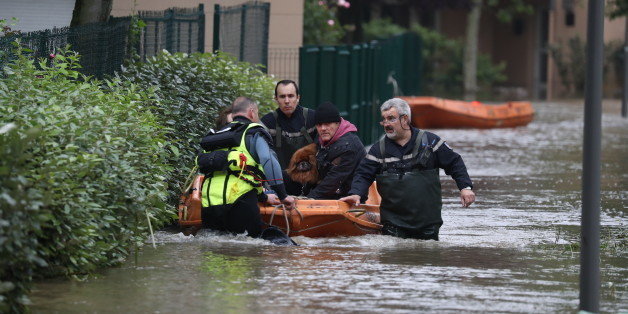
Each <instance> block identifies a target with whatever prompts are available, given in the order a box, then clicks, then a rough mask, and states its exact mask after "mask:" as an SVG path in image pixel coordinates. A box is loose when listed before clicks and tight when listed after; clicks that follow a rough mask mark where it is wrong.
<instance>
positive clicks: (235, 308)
mask: <svg viewBox="0 0 628 314" xmlns="http://www.w3.org/2000/svg"><path fill="white" fill-rule="evenodd" d="M535 108H536V110H537V116H536V118H535V121H534V122H532V123H531V124H530V125H528V126H527V127H522V128H515V129H494V130H435V133H436V134H438V135H440V136H441V137H442V138H444V139H445V140H447V142H448V143H449V145H450V146H451V147H452V148H454V150H456V151H457V152H459V153H460V154H461V155H462V156H463V158H464V160H465V162H466V164H467V166H468V168H469V172H470V175H471V177H472V179H473V180H474V184H475V191H476V194H477V203H475V204H474V205H473V206H472V207H470V208H467V209H465V208H461V207H460V205H459V199H458V192H457V191H456V188H455V184H454V183H453V181H452V180H451V178H449V177H445V176H444V173H441V175H442V177H441V178H442V181H443V198H444V199H443V220H444V221H445V224H444V225H443V227H442V228H441V241H439V242H435V241H419V240H403V239H397V238H393V237H388V236H373V235H370V236H362V237H353V238H330V239H310V238H304V237H296V238H294V240H295V241H296V242H298V243H299V244H300V246H298V247H276V246H273V245H270V244H268V243H266V242H264V241H262V240H254V239H249V238H247V237H245V236H225V235H216V234H214V233H212V232H208V231H201V233H200V234H199V235H198V236H197V237H185V236H183V235H182V234H173V233H168V232H158V233H157V240H158V242H159V243H158V245H157V249H153V248H152V247H150V246H146V247H144V248H143V249H142V251H141V252H140V253H139V255H138V257H137V263H135V262H134V260H133V258H130V260H129V261H128V262H127V263H125V264H124V265H122V266H121V267H118V268H112V269H107V270H104V271H103V272H102V273H101V274H100V275H99V276H97V277H96V278H91V279H88V280H86V281H84V282H76V281H68V280H49V281H44V282H40V283H38V284H36V286H35V289H34V291H33V294H32V295H31V297H32V300H33V303H34V304H33V306H32V310H33V311H34V312H35V313H40V312H41V313H44V312H58V313H74V312H93V313H110V312H119V313H122V312H134V313H140V312H141V313H149V312H155V313H174V312H179V313H222V312H235V313H241V312H378V313H379V312H398V313H416V312H419V311H430V312H439V313H447V312H451V313H453V312H459V311H463V312H487V311H492V312H526V313H529V312H576V311H577V308H578V302H579V300H578V293H579V286H578V285H579V284H578V282H579V271H580V268H579V246H578V245H579V224H580V210H581V209H580V191H581V180H580V176H581V164H582V148H581V146H582V134H583V130H582V129H583V119H582V112H583V106H582V104H557V103H538V104H536V105H535ZM603 132H604V133H603V139H602V149H603V152H602V171H603V174H602V216H601V223H602V246H603V249H602V256H601V277H602V289H601V305H600V308H601V310H602V312H612V313H617V312H626V311H628V291H627V288H628V238H627V230H628V218H627V217H626V214H627V213H628V120H627V119H622V118H621V117H620V116H619V114H618V113H617V110H616V108H614V107H613V108H611V110H610V111H608V112H605V114H604V116H603Z"/></svg>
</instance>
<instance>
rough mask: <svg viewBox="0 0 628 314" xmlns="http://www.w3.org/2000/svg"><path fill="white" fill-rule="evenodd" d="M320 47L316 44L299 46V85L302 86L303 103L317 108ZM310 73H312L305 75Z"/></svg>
mask: <svg viewBox="0 0 628 314" xmlns="http://www.w3.org/2000/svg"><path fill="white" fill-rule="evenodd" d="M319 56H320V48H318V47H316V46H304V47H301V48H299V86H300V87H301V102H300V103H301V105H302V106H305V107H309V108H316V101H317V99H316V98H317V96H316V95H317V94H318V92H319V90H318V86H317V83H318V79H317V76H318V75H319V73H318V71H317V69H318V63H319V62H318V60H319ZM303 73H308V74H310V75H303Z"/></svg>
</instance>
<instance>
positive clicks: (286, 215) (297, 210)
mask: <svg viewBox="0 0 628 314" xmlns="http://www.w3.org/2000/svg"><path fill="white" fill-rule="evenodd" d="M273 207H274V209H273V211H272V213H271V214H270V220H269V221H268V225H269V226H273V227H277V226H274V225H273V219H274V218H275V212H276V211H277V208H279V207H281V210H283V217H284V219H285V221H286V235H288V236H289V235H290V222H289V221H288V213H289V212H290V211H289V210H286V205H284V204H280V205H273ZM294 210H295V211H296V212H297V214H299V217H301V221H303V219H304V217H303V213H301V211H300V210H299V209H298V208H297V207H296V206H295V207H294ZM277 228H279V227H277Z"/></svg>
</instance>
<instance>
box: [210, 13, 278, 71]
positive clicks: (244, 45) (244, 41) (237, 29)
mask: <svg viewBox="0 0 628 314" xmlns="http://www.w3.org/2000/svg"><path fill="white" fill-rule="evenodd" d="M269 25H270V3H265V2H257V1H251V2H247V3H245V4H243V5H237V6H230V7H223V6H220V5H218V4H216V5H215V6H214V42H213V48H214V51H216V50H220V51H224V52H228V53H230V54H231V55H233V56H234V57H235V58H237V59H238V60H239V61H246V62H249V63H251V64H261V65H263V70H264V71H266V67H267V66H268V28H269Z"/></svg>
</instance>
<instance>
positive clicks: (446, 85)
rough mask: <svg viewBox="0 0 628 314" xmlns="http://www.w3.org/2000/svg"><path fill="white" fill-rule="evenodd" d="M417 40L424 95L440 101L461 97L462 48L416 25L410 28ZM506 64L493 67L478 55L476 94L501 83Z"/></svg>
mask: <svg viewBox="0 0 628 314" xmlns="http://www.w3.org/2000/svg"><path fill="white" fill-rule="evenodd" d="M410 30H411V31H412V32H415V33H417V34H419V36H421V42H422V51H423V73H422V75H423V82H424V84H425V85H424V88H423V90H424V91H425V93H428V94H432V95H435V96H444V97H461V96H462V92H463V80H464V78H463V74H462V71H463V63H464V61H463V60H464V50H463V49H464V45H463V43H462V42H461V41H460V40H456V39H450V38H447V37H445V36H443V35H442V34H440V33H438V32H436V31H433V30H430V29H427V28H425V27H422V26H420V25H418V24H414V25H412V27H411V28H410ZM505 68H506V64H505V63H504V62H501V63H498V64H494V63H493V62H492V61H491V59H490V57H489V56H488V55H486V54H482V53H481V54H479V55H478V64H477V81H478V86H479V88H480V93H484V94H486V93H488V92H489V91H490V89H491V87H492V86H493V85H494V84H495V83H499V82H503V81H505V80H506V79H507V77H506V76H505V75H504V74H503V72H504V69H505Z"/></svg>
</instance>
